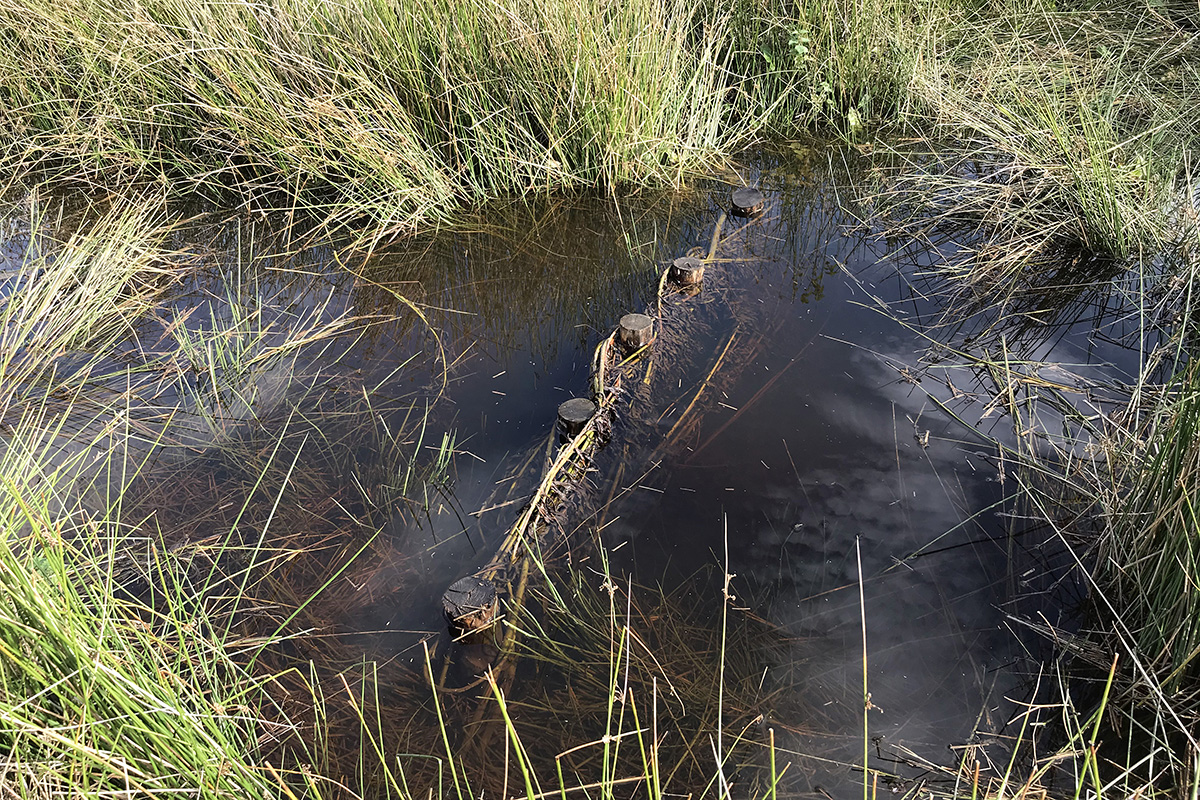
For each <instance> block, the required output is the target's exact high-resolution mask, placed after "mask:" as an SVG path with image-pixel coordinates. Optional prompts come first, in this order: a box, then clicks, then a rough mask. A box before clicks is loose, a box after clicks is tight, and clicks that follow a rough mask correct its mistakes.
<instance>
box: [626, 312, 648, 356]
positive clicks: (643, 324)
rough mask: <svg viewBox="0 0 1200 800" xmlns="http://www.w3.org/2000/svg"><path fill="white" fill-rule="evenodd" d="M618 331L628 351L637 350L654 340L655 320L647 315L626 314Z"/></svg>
mask: <svg viewBox="0 0 1200 800" xmlns="http://www.w3.org/2000/svg"><path fill="white" fill-rule="evenodd" d="M617 331H618V336H619V337H620V339H621V344H622V345H624V346H625V349H626V350H637V349H638V348H640V347H645V346H646V345H648V344H650V342H651V341H653V340H654V320H652V319H650V317H648V316H646V315H645V314H626V315H625V316H623V317H621V324H620V327H619V328H618V329H617Z"/></svg>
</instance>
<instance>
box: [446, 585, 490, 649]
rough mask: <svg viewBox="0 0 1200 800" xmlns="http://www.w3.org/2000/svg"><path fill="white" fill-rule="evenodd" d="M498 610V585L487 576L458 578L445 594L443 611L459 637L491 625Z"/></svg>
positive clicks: (452, 629)
mask: <svg viewBox="0 0 1200 800" xmlns="http://www.w3.org/2000/svg"><path fill="white" fill-rule="evenodd" d="M499 610H500V595H499V593H498V592H497V591H496V584H494V583H492V582H491V581H490V580H487V579H486V578H477V577H475V576H474V575H471V576H468V577H466V578H459V579H458V580H457V581H455V582H454V583H452V584H451V585H450V588H449V589H447V590H446V592H445V593H444V594H443V595H442V613H443V614H445V616H446V622H447V623H449V625H450V633H451V634H453V635H454V636H455V637H456V638H457V637H461V636H466V635H468V634H471V633H476V632H478V631H482V630H485V629H487V628H490V627H491V626H492V623H494V622H495V621H496V614H497V612H498V611H499Z"/></svg>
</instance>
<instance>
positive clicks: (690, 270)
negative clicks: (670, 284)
mask: <svg viewBox="0 0 1200 800" xmlns="http://www.w3.org/2000/svg"><path fill="white" fill-rule="evenodd" d="M670 278H671V280H673V281H675V283H678V284H679V285H680V286H694V285H695V284H697V283H699V282H700V281H702V280H704V262H703V261H701V260H700V259H698V258H693V257H692V256H682V257H680V258H677V259H675V260H674V261H673V262H671V275H670Z"/></svg>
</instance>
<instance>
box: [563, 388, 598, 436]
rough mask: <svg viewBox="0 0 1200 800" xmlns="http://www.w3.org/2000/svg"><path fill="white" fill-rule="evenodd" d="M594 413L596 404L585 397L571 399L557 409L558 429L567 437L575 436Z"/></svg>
mask: <svg viewBox="0 0 1200 800" xmlns="http://www.w3.org/2000/svg"><path fill="white" fill-rule="evenodd" d="M595 413H596V404H595V403H593V402H592V401H591V400H588V399H587V398H586V397H573V398H571V399H570V400H568V401H567V402H565V403H563V404H562V405H560V406H559V407H558V427H559V430H561V431H562V432H563V433H564V434H566V435H567V436H575V435H577V434H578V433H579V432H580V431H581V430H583V426H584V425H587V423H588V420H589V419H591V418H592V416H593V415H595Z"/></svg>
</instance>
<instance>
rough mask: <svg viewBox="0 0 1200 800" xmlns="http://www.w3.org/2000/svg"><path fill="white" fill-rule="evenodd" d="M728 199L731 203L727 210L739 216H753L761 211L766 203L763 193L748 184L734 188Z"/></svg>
mask: <svg viewBox="0 0 1200 800" xmlns="http://www.w3.org/2000/svg"><path fill="white" fill-rule="evenodd" d="M730 199H731V201H732V205H731V207H730V209H729V211H730V213H731V214H734V215H736V216H739V217H753V216H754V215H755V214H759V213H761V212H762V210H763V206H764V205H765V204H766V198H765V197H763V193H762V192H760V191H759V190H758V189H755V188H753V187H750V186H743V187H741V188H739V189H734V190H733V193H732V195H731V197H730Z"/></svg>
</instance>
